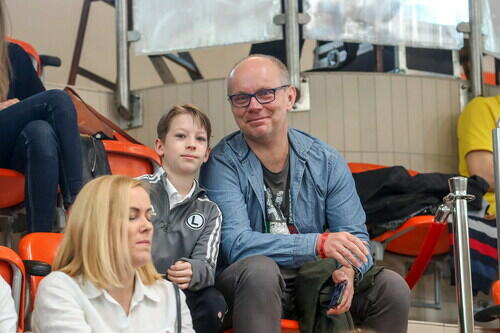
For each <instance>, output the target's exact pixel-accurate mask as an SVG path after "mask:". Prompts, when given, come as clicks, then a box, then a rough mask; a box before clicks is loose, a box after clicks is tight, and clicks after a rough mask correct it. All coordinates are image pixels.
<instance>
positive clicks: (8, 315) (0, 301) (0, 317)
mask: <svg viewBox="0 0 500 333" xmlns="http://www.w3.org/2000/svg"><path fill="white" fill-rule="evenodd" d="M16 329H17V313H16V308H15V306H14V300H13V299H12V292H11V290H10V286H9V285H8V284H7V282H5V281H4V279H3V278H2V277H1V276H0V332H5V333H15V332H16Z"/></svg>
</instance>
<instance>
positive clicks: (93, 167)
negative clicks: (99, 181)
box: [80, 135, 111, 184]
mask: <svg viewBox="0 0 500 333" xmlns="http://www.w3.org/2000/svg"><path fill="white" fill-rule="evenodd" d="M80 141H81V146H82V179H83V184H86V183H88V182H89V181H91V180H92V179H94V178H97V177H99V176H103V175H110V174H111V169H110V167H109V162H108V156H107V154H106V150H105V149H104V145H103V143H102V142H101V140H99V139H97V138H95V137H93V136H90V135H80Z"/></svg>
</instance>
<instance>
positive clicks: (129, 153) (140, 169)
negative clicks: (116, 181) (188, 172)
mask: <svg viewBox="0 0 500 333" xmlns="http://www.w3.org/2000/svg"><path fill="white" fill-rule="evenodd" d="M102 143H103V144H104V149H105V150H106V153H107V155H108V162H109V167H110V169H111V173H112V174H113V175H125V176H129V177H138V176H141V175H144V174H149V173H153V172H154V166H155V165H158V166H159V165H161V162H160V158H159V157H158V155H157V154H156V152H155V151H154V150H153V149H151V148H149V147H147V146H144V145H140V144H135V143H131V142H128V141H121V140H102Z"/></svg>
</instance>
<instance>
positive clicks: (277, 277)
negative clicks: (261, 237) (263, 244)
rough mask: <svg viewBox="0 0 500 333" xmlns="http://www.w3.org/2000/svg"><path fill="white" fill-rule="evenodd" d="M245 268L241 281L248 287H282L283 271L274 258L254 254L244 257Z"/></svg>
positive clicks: (259, 288)
mask: <svg viewBox="0 0 500 333" xmlns="http://www.w3.org/2000/svg"><path fill="white" fill-rule="evenodd" d="M243 260H244V261H245V263H244V266H243V267H244V268H243V270H242V272H241V276H240V279H239V281H240V282H242V283H244V284H245V287H246V288H251V289H254V288H255V289H257V290H270V289H280V288H281V282H280V281H281V273H280V269H279V267H278V265H277V264H276V263H275V262H274V260H272V259H270V258H268V257H265V256H253V257H248V258H245V259H243Z"/></svg>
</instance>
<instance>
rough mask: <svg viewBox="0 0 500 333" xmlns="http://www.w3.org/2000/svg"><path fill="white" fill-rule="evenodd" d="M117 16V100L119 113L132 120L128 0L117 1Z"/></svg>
mask: <svg viewBox="0 0 500 333" xmlns="http://www.w3.org/2000/svg"><path fill="white" fill-rule="evenodd" d="M115 14H116V75H117V86H116V91H115V100H116V105H117V107H118V112H119V113H120V115H121V116H122V117H123V118H125V120H130V119H131V113H130V111H129V110H130V105H129V93H130V83H129V78H130V77H129V54H128V40H127V32H128V7H127V0H115Z"/></svg>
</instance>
